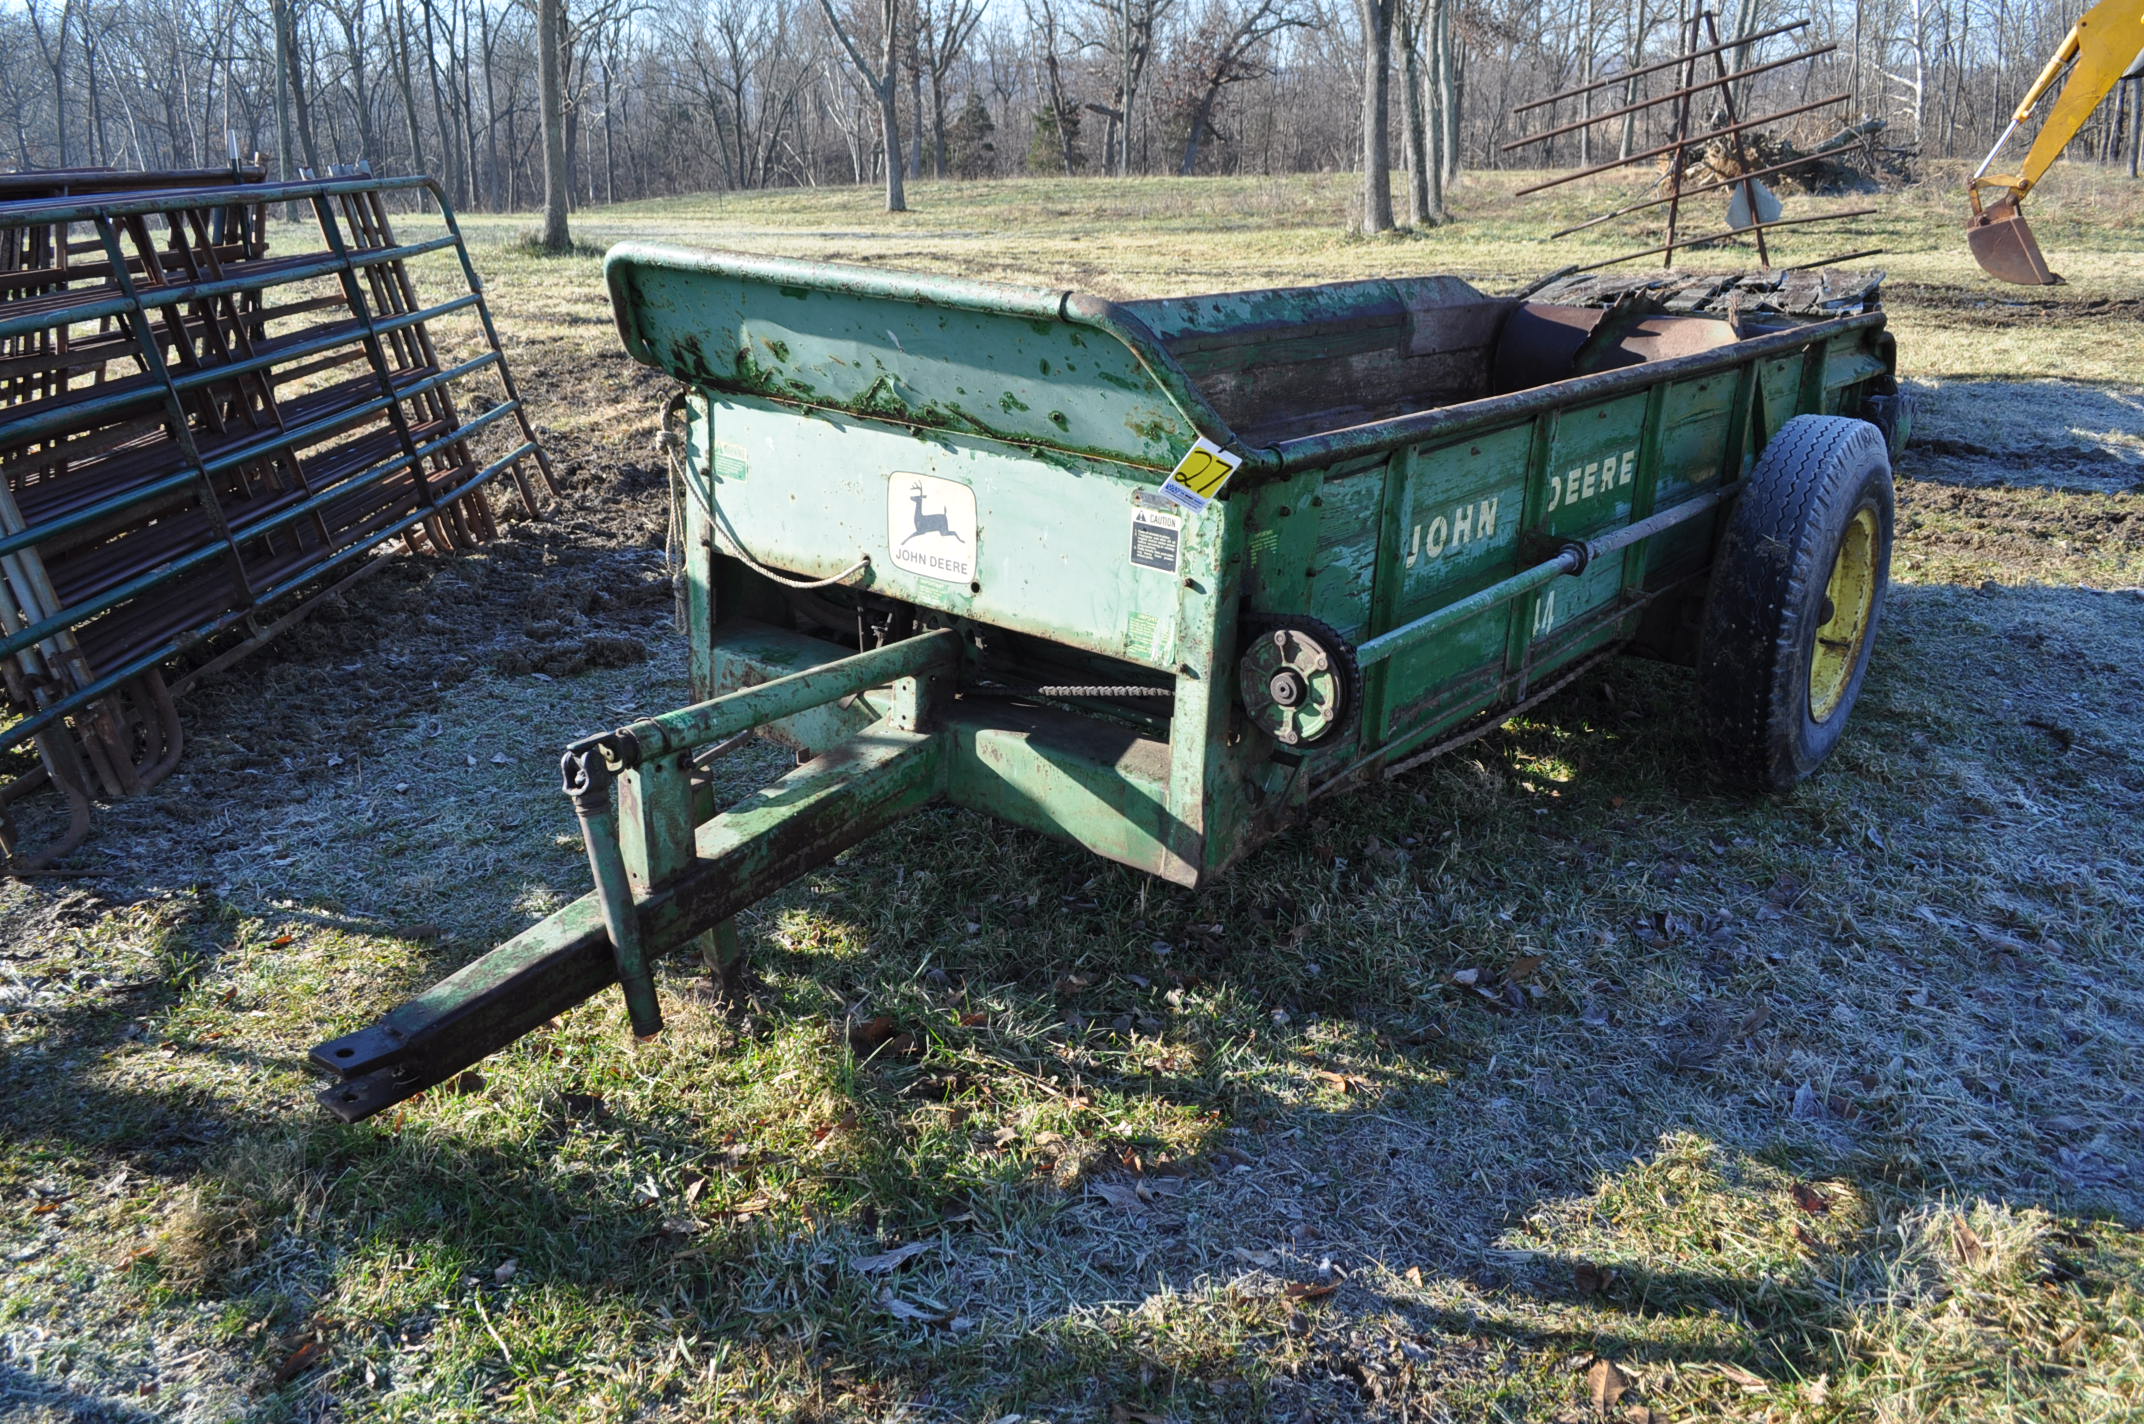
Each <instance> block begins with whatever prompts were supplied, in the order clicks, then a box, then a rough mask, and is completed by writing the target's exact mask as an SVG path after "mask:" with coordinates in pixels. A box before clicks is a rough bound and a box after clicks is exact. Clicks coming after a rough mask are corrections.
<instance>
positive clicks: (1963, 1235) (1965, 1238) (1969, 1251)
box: [1957, 1216, 1988, 1266]
mask: <svg viewBox="0 0 2144 1424" xmlns="http://www.w3.org/2000/svg"><path fill="white" fill-rule="evenodd" d="M1957 1240H1958V1259H1959V1260H1961V1261H1963V1262H1965V1264H1966V1265H1968V1266H1977V1265H1979V1264H1980V1263H1981V1262H1982V1261H1984V1260H1986V1259H1987V1255H1988V1246H1987V1243H1986V1242H1984V1241H1982V1240H1981V1239H1980V1235H1979V1233H1978V1232H1976V1231H1974V1230H1973V1228H1972V1225H1971V1224H1970V1223H1969V1222H1967V1221H1966V1219H1965V1218H1964V1217H1962V1216H1961V1217H1959V1218H1958V1225H1957Z"/></svg>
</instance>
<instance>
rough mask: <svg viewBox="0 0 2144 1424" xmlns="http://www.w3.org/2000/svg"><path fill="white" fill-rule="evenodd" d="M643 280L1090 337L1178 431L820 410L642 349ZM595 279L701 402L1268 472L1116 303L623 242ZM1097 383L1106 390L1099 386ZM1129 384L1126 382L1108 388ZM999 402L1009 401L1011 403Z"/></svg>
mask: <svg viewBox="0 0 2144 1424" xmlns="http://www.w3.org/2000/svg"><path fill="white" fill-rule="evenodd" d="M648 273H687V274H690V273H703V274H706V275H708V276H710V277H714V278H723V279H728V280H731V281H736V282H741V283H749V284H755V285H758V286H762V287H766V288H769V289H771V290H773V291H775V292H787V293H791V294H796V295H804V296H810V295H818V294H825V295H835V296H847V297H854V298H861V299H866V300H872V301H885V302H896V303H903V304H908V305H912V306H916V307H919V308H932V309H937V310H941V311H956V312H964V313H970V314H974V315H977V316H983V317H995V318H1004V319H1008V320H1011V321H1024V322H1031V323H1041V324H1045V330H1047V327H1048V326H1059V325H1061V326H1064V327H1067V328H1072V329H1076V330H1077V331H1089V332H1095V333H1099V334H1101V335H1103V336H1106V337H1107V338H1109V340H1110V342H1111V343H1112V344H1113V345H1116V346H1120V347H1122V348H1123V350H1124V351H1125V352H1127V353H1129V355H1130V357H1131V359H1132V361H1133V363H1134V369H1136V370H1137V372H1138V373H1139V375H1140V376H1141V377H1142V378H1143V380H1144V382H1145V383H1146V385H1147V386H1149V387H1150V388H1151V389H1149V390H1147V391H1145V392H1144V394H1145V395H1147V396H1148V397H1150V398H1152V399H1154V400H1156V401H1158V402H1159V403H1160V405H1161V406H1162V407H1163V408H1165V409H1166V410H1167V411H1168V412H1169V413H1170V414H1171V415H1172V416H1173V417H1174V422H1173V423H1179V424H1180V425H1181V427H1182V428H1181V429H1180V430H1176V431H1173V432H1170V433H1169V435H1168V438H1167V439H1166V440H1165V441H1162V442H1161V443H1160V444H1159V445H1156V444H1155V443H1154V440H1153V435H1154V432H1148V437H1149V438H1148V439H1147V441H1146V442H1145V443H1144V444H1140V443H1136V442H1133V441H1129V440H1126V439H1123V438H1098V435H1097V432H1093V431H1089V432H1088V436H1089V438H1086V439H1080V438H1076V435H1075V432H1074V431H1073V430H1072V429H1070V428H1069V427H1060V428H1059V429H1056V430H1052V429H1051V428H1050V426H1049V425H1048V424H1047V423H1045V422H1042V421H1039V420H1023V419H1018V418H1008V419H1005V420H997V419H995V418H991V417H989V416H988V410H989V406H990V401H991V398H993V397H997V396H999V395H1000V394H1001V392H998V391H980V390H979V391H973V392H969V393H968V397H969V398H968V400H967V402H966V403H965V404H964V405H962V406H961V407H960V408H959V410H958V411H952V410H950V409H948V408H945V407H940V408H933V406H932V405H931V404H925V405H923V406H921V407H914V408H909V407H903V408H900V409H889V408H887V407H885V406H884V405H882V404H879V403H876V402H872V401H868V400H859V399H848V400H830V401H829V400H818V399H814V398H813V396H812V395H811V394H809V393H805V392H801V391H795V390H783V389H781V388H780V387H779V386H777V385H772V384H770V383H768V382H767V381H765V380H760V379H744V378H741V377H740V376H738V375H735V374H732V373H731V372H729V371H727V370H724V369H721V368H719V367H718V366H717V364H716V363H715V362H714V361H713V360H712V359H711V358H710V357H709V356H708V355H707V354H706V353H699V359H697V360H691V359H687V355H688V353H684V352H680V351H677V350H666V349H664V346H663V344H662V343H660V342H658V341H656V340H653V339H651V333H650V332H649V331H648V330H647V329H646V327H647V324H648V323H647V304H646V302H645V300H644V298H645V293H644V292H643V291H642V289H641V288H642V283H643V281H644V280H646V279H645V275H644V274H648ZM603 274H604V281H605V283H606V284H607V286H608V287H609V290H610V297H611V309H612V313H613V316H614V317H615V319H616V321H617V324H618V334H619V337H620V339H621V340H622V341H623V342H624V343H625V347H626V350H627V351H628V352H629V353H631V355H632V356H633V358H634V359H635V360H637V361H640V362H642V363H643V364H645V365H649V366H653V367H655V368H657V369H658V370H662V371H665V372H668V373H669V374H670V375H672V376H675V377H677V378H678V379H679V380H681V381H686V382H688V383H690V384H692V385H696V386H700V387H702V388H705V389H708V390H710V391H715V392H721V391H735V392H738V393H742V394H748V395H752V396H757V397H759V398H762V399H767V400H775V401H779V402H782V403H785V404H789V405H795V406H803V407H806V408H818V409H826V410H839V411H844V412H846V413H848V414H850V415H855V416H859V417H862V418H864V419H870V420H879V421H883V422H886V423H889V424H894V425H899V426H907V427H918V426H920V427H929V428H936V429H943V430H947V431H951V432H954V433H958V434H964V435H983V436H986V437H992V438H997V439H1002V440H1006V441H1008V442H1010V443H1013V444H1016V445H1022V446H1032V447H1037V448H1046V449H1054V450H1061V451H1064V452H1065V453H1068V454H1078V455H1087V456H1095V457H1100V458H1104V459H1111V460H1117V461H1121V462H1124V463H1129V464H1135V465H1143V466H1146V467H1148V468H1153V469H1166V468H1168V467H1170V466H1172V465H1173V464H1174V463H1175V461H1176V459H1177V458H1178V457H1180V456H1181V455H1182V454H1183V452H1184V451H1186V450H1188V449H1189V448H1190V445H1191V442H1192V441H1193V440H1194V439H1197V438H1199V437H1201V436H1203V437H1204V438H1206V439H1208V440H1211V441H1213V442H1214V443H1215V444H1217V445H1220V446H1222V447H1223V448H1226V449H1231V450H1235V451H1236V452H1237V453H1239V454H1242V455H1243V456H1244V457H1245V461H1246V469H1247V470H1252V471H1255V470H1260V469H1263V468H1265V467H1266V466H1267V465H1269V464H1270V463H1271V459H1272V456H1271V452H1270V451H1268V450H1247V449H1243V448H1242V446H1241V442H1240V441H1238V439H1237V437H1236V434H1235V432H1234V431H1233V430H1232V429H1231V428H1230V426H1229V424H1228V422H1227V420H1226V419H1224V418H1223V417H1222V415H1221V414H1220V412H1219V411H1218V410H1216V409H1215V408H1214V406H1213V404H1212V403H1211V402H1210V401H1208V400H1207V399H1206V397H1205V395H1204V394H1203V393H1202V392H1201V391H1200V390H1199V388H1198V385H1197V383H1196V382H1195V381H1193V380H1192V378H1191V377H1190V375H1189V374H1187V373H1186V372H1185V370H1184V369H1183V367H1182V366H1181V365H1179V364H1178V363H1177V361H1176V359H1175V358H1174V357H1173V356H1171V355H1170V354H1169V353H1168V351H1167V349H1166V348H1165V347H1164V346H1163V344H1162V342H1161V340H1160V338H1159V337H1157V336H1156V335H1155V334H1154V333H1153V332H1152V331H1151V330H1150V329H1148V327H1147V326H1146V324H1145V323H1144V322H1142V321H1141V320H1140V319H1139V318H1138V316H1137V315H1136V314H1134V313H1133V312H1131V311H1129V310H1127V309H1126V308H1125V307H1123V306H1122V305H1120V304H1118V303H1115V302H1109V301H1104V300H1102V299H1101V298H1098V297H1091V296H1085V295H1082V294H1080V293H1077V292H1071V291H1065V290H1051V289H1045V288H1039V287H1019V286H1012V285H1008V284H1004V283H998V282H979V281H973V280H970V279H966V278H960V277H945V276H937V275H932V274H928V273H917V272H906V271H896V270H887V269H881V268H876V267H866V266H860V265H857V264H854V263H843V262H815V261H805V260H800V259H795V258H786V257H769V256H761V255H757V254H752V253H740V252H726V251H717V250H713V249H703V248H692V247H682V246H675V245H672V244H668V243H651V242H625V243H620V244H618V245H617V246H615V247H613V248H612V249H611V250H610V252H609V253H608V255H607V256H606V257H605V258H604V263H603ZM901 335H902V333H901V332H900V331H899V330H897V329H889V330H888V331H887V332H886V340H885V342H884V343H883V344H884V347H885V350H886V353H887V355H888V356H890V357H892V358H894V360H895V361H898V359H899V358H900V357H901V356H902V355H903V354H905V353H904V352H903V350H902V345H901ZM889 369H890V368H889ZM1103 379H1104V380H1105V381H1106V380H1110V378H1109V377H1106V376H1105V377H1103ZM1127 383H1128V378H1126V379H1125V380H1124V381H1119V382H1112V384H1127ZM1002 394H1007V395H1009V394H1010V392H1004V393H1002ZM1119 394H1120V395H1122V396H1131V395H1137V394H1140V392H1137V391H1120V392H1119ZM1021 410H1022V411H1024V410H1025V407H1024V406H1023V407H1021ZM1005 411H1006V414H1007V416H1008V417H1012V407H1010V406H1007V407H1005ZM1112 434H1114V432H1112Z"/></svg>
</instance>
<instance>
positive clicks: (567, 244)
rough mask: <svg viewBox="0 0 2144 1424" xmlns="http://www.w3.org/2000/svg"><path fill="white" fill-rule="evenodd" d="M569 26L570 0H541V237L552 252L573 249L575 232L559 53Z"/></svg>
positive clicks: (538, 11)
mask: <svg viewBox="0 0 2144 1424" xmlns="http://www.w3.org/2000/svg"><path fill="white" fill-rule="evenodd" d="M565 29H566V0H538V4H537V6H536V50H537V61H536V76H537V78H536V82H537V87H538V90H539V91H540V98H539V100H538V102H539V104H540V105H541V107H542V125H543V235H542V236H541V237H540V238H539V239H538V241H539V243H540V245H541V246H542V248H543V250H544V251H546V252H550V253H566V252H571V251H572V250H573V234H572V232H571V231H570V230H569V229H568V228H567V226H566V195H567V192H568V190H569V189H570V187H571V183H572V179H571V175H570V174H569V173H568V172H567V171H566V76H565V73H564V68H565V64H564V60H563V58H562V57H561V55H560V53H559V50H560V48H561V44H562V41H563V40H564V38H565Z"/></svg>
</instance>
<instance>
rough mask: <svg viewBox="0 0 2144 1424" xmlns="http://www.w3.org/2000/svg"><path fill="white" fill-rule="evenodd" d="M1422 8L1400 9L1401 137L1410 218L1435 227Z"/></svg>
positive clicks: (1406, 6) (1408, 6) (1407, 2)
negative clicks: (1424, 118) (1424, 90)
mask: <svg viewBox="0 0 2144 1424" xmlns="http://www.w3.org/2000/svg"><path fill="white" fill-rule="evenodd" d="M1421 20H1422V12H1421V10H1420V9H1418V8H1417V7H1416V6H1415V5H1414V4H1413V3H1412V0H1405V3H1404V4H1403V7H1402V8H1401V10H1400V12H1399V21H1398V23H1399V35H1400V117H1401V124H1402V128H1403V130H1404V131H1403V133H1402V135H1401V137H1402V138H1403V139H1404V141H1405V143H1406V147H1407V221H1408V222H1409V223H1410V224H1411V225H1413V226H1415V227H1434V226H1435V225H1436V221H1437V220H1436V219H1435V218H1434V217H1432V216H1431V215H1430V206H1429V169H1430V167H1431V165H1432V164H1434V163H1435V161H1436V159H1435V155H1434V153H1433V152H1432V150H1431V149H1430V147H1429V145H1428V143H1427V142H1426V140H1425V135H1424V133H1423V124H1422V100H1423V98H1424V97H1425V96H1424V95H1423V93H1422V85H1423V75H1422V48H1421V45H1422V24H1421Z"/></svg>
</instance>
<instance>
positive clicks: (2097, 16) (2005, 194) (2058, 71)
mask: <svg viewBox="0 0 2144 1424" xmlns="http://www.w3.org/2000/svg"><path fill="white" fill-rule="evenodd" d="M2140 69H2144V0H2099V3H2098V4H2096V5H2094V6H2093V7H2092V8H2091V9H2089V10H2087V11H2085V12H2084V14H2083V15H2082V16H2080V17H2079V18H2078V20H2077V23H2076V24H2074V25H2072V26H2071V27H2070V32H2069V33H2068V34H2067V35H2065V36H2063V38H2062V43H2061V44H2060V45H2058V46H2056V48H2055V52H2054V54H2053V56H2052V57H2050V58H2049V59H2048V61H2047V66H2046V68H2044V69H2042V70H2041V71H2040V77H2039V78H2038V79H2035V80H2034V81H2033V84H2032V88H2031V89H2030V90H2029V91H2027V93H2026V95H2025V102H2023V103H2022V104H2019V105H2018V106H2017V112H2016V113H2015V114H2013V115H2011V118H2010V126H2009V127H2008V128H2006V129H2004V130H2003V133H2002V137H2001V138H1998V139H1997V140H1995V147H1994V148H1993V149H1992V150H1990V151H1989V153H1988V156H1987V158H1986V159H1984V160H1983V161H1982V162H1981V165H1980V171H1979V172H1978V173H1975V174H1974V175H1973V177H1972V179H1971V181H1969V182H1968V183H1967V184H1966V196H1967V198H1968V199H1969V200H1970V201H1971V202H1972V205H1973V215H1972V217H1971V218H1969V219H1967V220H1966V224H1965V240H1966V243H1967V245H1968V246H1970V247H1971V248H1972V249H1973V258H1974V260H1975V261H1977V262H1979V263H1980V270H1981V271H1983V272H1985V273H1987V274H1988V275H1989V276H1990V277H1993V278H1995V279H1997V280H1998V281H2003V282H2016V283H2018V284H2019V285H2020V286H2026V287H2045V286H2050V285H2052V284H2054V283H2056V282H2059V281H2061V280H2062V279H2061V278H2060V277H2057V276H2056V275H2055V274H2054V273H2052V272H2050V271H2048V270H2047V259H2046V258H2044V257H2042V256H2041V255H2040V244H2039V243H2037V242H2035V241H2033V237H2032V229H2031V228H2029V227H2027V226H2025V219H2024V218H2023V217H2021V216H2019V214H2018V210H2017V205H2018V201H2019V200H2020V199H2021V198H2023V197H2024V196H2025V195H2026V194H2027V193H2029V192H2031V191H2032V190H2033V188H2034V187H2036V186H2037V185H2038V184H2039V181H2040V180H2041V179H2042V178H2044V177H2046V176H2047V170H2048V169H2049V168H2050V167H2052V166H2053V165H2054V161H2055V160H2056V159H2057V158H2059V157H2061V156H2062V150H2063V149H2065V148H2067V147H2068V146H2069V142H2070V140H2071V139H2073V138H2075V137H2076V136H2077V131H2078V130H2079V129H2081V128H2083V127H2084V124H2085V120H2087V119H2089V118H2091V117H2092V111H2093V110H2094V109H2096V108H2098V107H2099V105H2100V102H2101V101H2102V100H2104V99H2105V98H2106V97H2107V95H2108V94H2110V93H2112V92H2113V91H2114V86H2115V85H2116V84H2119V83H2120V82H2121V81H2122V80H2123V79H2124V78H2125V77H2126V76H2127V75H2130V74H2135V73H2137V72H2138V71H2139V70H2140ZM2065 71H2067V73H2068V75H2069V77H2068V79H2067V80H2064V82H2063V85H2062V92H2061V93H2060V94H2058V95H2056V96H2055V102H2054V104H2053V106H2052V107H2051V108H2049V110H2048V111H2047V117H2046V118H2045V119H2044V120H2042V121H2041V124H2040V131H2039V133H2038V134H2037V135H2036V136H2034V138H2033V141H2032V151H2031V152H2030V153H2028V154H2026V155H2025V162H2024V164H2023V166H2021V167H2020V168H2019V169H2018V171H2017V172H2016V173H2014V174H2000V175H1996V176H1993V177H1991V176H1989V175H1988V169H1989V168H1990V167H1991V166H1993V164H1994V162H1995V156H1996V155H1997V154H1999V153H2001V152H2002V150H2003V145H2004V144H2005V143H2007V142H2009V139H2010V135H2012V134H2014V133H2016V132H2017V131H2018V128H2019V127H2020V126H2021V125H2023V124H2025V123H2026V122H2028V121H2029V120H2030V119H2031V118H2032V115H2033V110H2034V109H2036V108H2038V107H2039V103H2040V99H2041V96H2043V95H2045V94H2046V93H2047V91H2048V90H2050V89H2052V88H2054V86H2055V81H2056V80H2058V79H2062V77H2063V74H2064V72H2065ZM1991 191H2000V192H2001V194H2002V196H2001V197H2000V198H1999V199H1997V200H1996V201H1995V202H1992V203H1989V204H1987V206H1986V208H1985V209H1983V208H1982V206H1981V194H1982V193H1983V192H1991Z"/></svg>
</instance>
